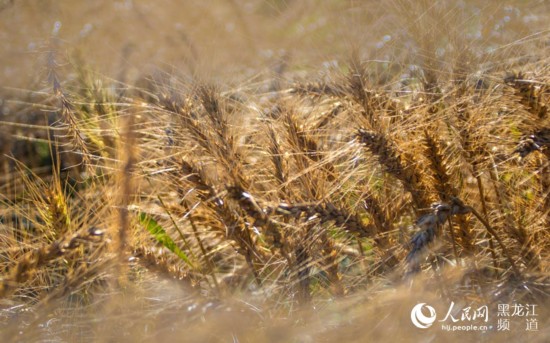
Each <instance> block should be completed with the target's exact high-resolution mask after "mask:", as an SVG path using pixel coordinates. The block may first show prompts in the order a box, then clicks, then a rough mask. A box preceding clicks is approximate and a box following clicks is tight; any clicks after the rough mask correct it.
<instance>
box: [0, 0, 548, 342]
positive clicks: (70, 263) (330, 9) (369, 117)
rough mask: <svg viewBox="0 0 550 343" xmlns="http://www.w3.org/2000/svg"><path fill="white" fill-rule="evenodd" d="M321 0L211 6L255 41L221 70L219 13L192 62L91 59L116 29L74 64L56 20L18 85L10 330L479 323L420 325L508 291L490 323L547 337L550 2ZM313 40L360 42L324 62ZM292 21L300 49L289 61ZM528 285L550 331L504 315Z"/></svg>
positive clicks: (416, 335)
mask: <svg viewBox="0 0 550 343" xmlns="http://www.w3.org/2000/svg"><path fill="white" fill-rule="evenodd" d="M128 3H130V4H131V2H124V4H126V5H123V3H121V4H119V5H120V6H130V5H128ZM5 6H7V7H5V8H0V15H5V13H6V11H15V13H21V15H27V16H30V15H31V14H30V13H31V12H25V11H24V9H21V8H19V10H20V11H23V12H17V10H18V9H13V8H11V7H10V6H21V5H20V4H17V5H13V4H10V2H6V5H5ZM68 6H69V5H68ZM131 6H134V7H129V8H131V10H129V9H128V8H127V10H128V11H129V12H130V13H133V12H132V11H135V13H134V15H139V14H140V13H141V15H142V16H143V15H144V13H143V11H144V10H146V7H147V6H146V5H145V4H142V3H140V2H136V4H133V5H131ZM461 6H462V7H461ZM319 7H320V8H316V7H314V6H312V5H311V4H309V3H308V2H304V4H291V3H287V2H284V1H256V2H254V1H253V2H251V3H250V4H249V5H247V6H242V4H241V3H240V2H239V1H232V2H229V5H228V4H225V5H222V4H219V6H218V7H216V10H212V12H208V11H203V10H204V9H201V10H200V11H203V12H205V13H210V15H212V16H215V17H216V18H218V20H219V18H225V19H227V20H231V23H232V25H234V26H229V28H232V29H231V30H235V27H237V30H238V32H239V34H241V35H243V36H244V37H245V38H246V39H245V40H244V41H243V42H244V43H242V42H241V43H242V44H244V46H246V49H247V50H246V51H247V55H246V58H244V57H243V60H242V64H241V65H240V64H239V62H237V61H235V64H234V66H232V67H231V68H237V69H238V68H240V67H242V66H243V65H245V66H248V70H247V69H245V68H242V69H240V70H243V74H242V75H244V76H243V77H237V76H234V75H235V74H231V72H233V73H235V71H231V70H229V69H231V68H229V67H228V68H227V69H228V70H225V72H224V73H219V74H217V73H216V70H217V69H216V68H218V66H217V63H218V61H217V57H216V58H214V57H213V58H212V65H211V66H210V67H211V68H210V69H208V68H207V67H208V63H207V58H206V57H205V56H209V55H208V54H209V53H210V52H211V50H212V49H214V50H215V48H213V47H210V46H208V44H206V43H205V44H204V45H202V44H201V42H202V41H201V38H203V39H204V42H208V38H207V37H206V36H205V37H201V36H200V35H199V34H198V33H196V32H195V35H190V34H184V33H181V32H180V33H179V34H180V39H183V40H184V42H186V43H185V44H186V45H185V49H184V50H185V51H186V54H185V55H184V56H186V57H185V68H182V70H179V71H178V72H176V71H174V70H169V71H166V70H165V71H160V70H156V71H153V72H148V71H147V72H142V73H138V72H136V71H135V70H134V71H133V72H134V74H133V75H134V77H131V76H130V74H131V73H130V72H129V71H128V70H126V69H125V67H120V70H115V71H117V72H120V74H118V76H116V75H114V76H113V78H110V77H107V75H113V74H116V73H113V72H112V71H109V70H107V71H106V70H101V69H102V68H101V67H98V70H101V71H102V72H103V73H104V74H103V75H100V74H99V73H96V72H93V71H92V70H93V68H92V67H91V65H89V64H88V63H92V64H97V63H99V62H100V61H101V56H98V54H100V53H99V52H90V53H89V54H88V53H87V49H88V50H89V49H90V46H91V47H94V45H93V44H92V42H95V40H94V39H96V38H97V37H95V36H92V37H91V38H89V39H90V42H88V43H89V44H91V45H89V44H88V43H86V44H85V43H83V42H80V41H79V42H78V44H76V43H75V46H74V47H73V48H74V52H71V53H70V54H69V56H70V58H69V59H67V60H68V61H70V62H71V63H70V64H68V65H63V64H62V63H61V62H60V60H61V59H62V57H61V56H63V55H64V52H63V51H64V49H65V48H63V45H64V44H67V43H64V41H63V40H62V39H61V38H60V37H59V32H58V31H59V28H57V31H55V32H53V33H52V37H49V38H48V41H47V42H48V43H47V44H46V45H45V48H44V50H45V52H44V55H45V56H46V61H45V62H44V65H45V67H46V69H47V71H48V72H47V77H45V78H44V80H47V82H48V85H47V87H44V88H43V89H40V90H39V89H33V90H32V91H21V90H16V89H14V88H5V89H4V90H3V91H2V92H3V93H2V94H3V97H4V100H2V104H3V106H4V103H5V109H6V111H7V109H8V108H9V109H12V110H14V111H15V112H11V113H8V114H6V118H5V120H3V121H2V122H3V123H5V124H6V125H4V126H3V127H1V128H0V131H1V132H3V133H5V134H4V135H3V136H2V137H1V138H0V139H2V145H1V146H0V147H1V149H2V154H3V155H2V156H0V164H1V167H2V170H3V171H4V175H3V176H2V177H0V194H1V195H0V196H1V197H0V203H2V205H3V206H2V209H1V212H0V242H1V243H0V272H1V275H2V276H1V278H0V299H1V300H0V306H1V312H0V325H1V327H2V330H1V333H0V338H1V339H2V341H6V342H7V341H43V340H50V339H52V340H56V341H77V340H83V341H89V340H97V341H110V340H125V341H135V340H144V341H149V340H157V341H158V340H160V341H168V340H173V339H174V338H173V337H178V341H180V340H182V341H227V340H232V341H239V342H248V341H251V342H252V341H253V342H257V341H281V342H288V341H296V342H309V341H336V340H344V341H350V342H353V341H365V340H373V341H384V340H388V339H389V338H390V337H391V338H392V339H396V338H398V339H401V340H404V341H419V340H420V341H439V340H447V341H464V337H465V336H463V335H462V334H458V333H453V332H445V331H443V330H441V329H440V328H437V327H436V326H437V325H436V326H434V327H433V328H431V329H429V330H420V329H417V328H415V327H414V326H413V325H412V323H411V320H410V313H411V309H412V307H413V306H414V305H415V304H417V303H420V302H425V303H428V304H430V305H432V306H433V307H435V308H436V310H437V313H438V314H439V315H441V313H443V312H446V311H447V309H448V308H449V306H450V304H451V302H454V303H455V306H456V307H457V308H459V309H465V308H468V307H472V308H478V307H480V306H483V305H487V306H488V308H489V313H490V314H489V316H490V317H489V318H490V323H489V324H492V325H494V328H493V329H492V330H490V331H489V332H487V333H479V332H468V333H466V335H468V339H472V340H474V339H475V340H478V341H503V340H504V341H517V340H523V339H525V337H526V335H528V336H529V340H530V341H540V342H542V341H544V340H545V338H546V337H547V333H548V330H550V327H549V325H550V320H549V317H548V313H547V312H548V311H547V308H548V306H547V305H548V302H549V297H548V295H549V292H550V274H549V272H550V270H549V268H550V265H549V264H548V262H547V261H548V259H549V257H550V256H549V255H550V235H549V233H548V225H549V224H550V200H548V199H549V193H550V179H549V175H548V173H549V170H550V169H549V168H550V167H549V163H550V160H549V159H550V136H549V128H550V122H549V120H548V103H549V101H550V92H549V88H548V84H549V82H550V70H549V69H548V66H547V65H548V62H549V61H548V57H547V56H548V52H549V51H548V50H549V39H550V34H549V32H548V30H547V29H545V28H544V23H543V22H544V20H542V19H541V18H542V15H543V14H548V13H550V12H549V8H548V5H547V4H546V3H544V2H533V3H532V4H529V5H525V4H524V3H522V2H517V3H516V2H510V4H508V5H502V6H480V5H479V4H477V2H475V1H472V2H468V3H467V4H463V5H457V4H455V3H454V2H451V1H439V2H436V3H433V4H432V2H427V1H397V0H396V1H391V2H388V3H387V4H384V5H379V4H377V3H376V4H375V2H372V3H369V4H362V3H361V4H358V3H347V2H343V1H342V2H340V1H335V2H334V3H332V2H327V3H326V4H324V5H322V6H319ZM121 8H122V7H121ZM102 10H103V9H102ZM28 11H30V10H28ZM151 11H152V13H151V15H150V17H147V16H145V17H144V18H146V19H147V20H146V22H145V24H146V25H153V24H152V23H153V22H156V19H155V18H157V16H159V15H160V14H159V13H162V12H157V11H160V10H159V9H158V8H154V9H151ZM200 11H199V12H200ZM247 11H248V12H247ZM218 12H219V13H218ZM124 13H126V12H124ZM201 13H202V12H201ZM246 13H249V14H250V15H249V16H248V15H246ZM335 13H341V14H342V13H344V14H347V15H349V18H348V19H341V18H340V17H338V16H337V15H336V14H335ZM369 13H373V14H377V15H379V18H373V17H371V16H370V15H369ZM125 15H130V14H128V13H126V14H125ZM262 16H263V17H262ZM167 18H168V17H167ZM258 18H263V19H265V21H266V22H265V24H264V26H262V25H260V26H259V29H258V32H255V31H254V30H252V29H251V27H253V25H254V24H255V23H257V22H255V20H259V19H258ZM167 20H168V19H167ZM258 22H259V21H258ZM306 22H309V26H307V25H306V26H304V25H305V23H306ZM147 23H149V24H147ZM280 23H287V24H288V25H291V24H292V25H296V32H294V31H293V33H292V34H291V35H290V37H294V39H295V40H296V41H292V39H290V38H288V39H286V40H285V39H283V38H281V37H278V36H277V35H276V34H275V33H273V31H272V30H271V31H270V29H269V28H270V27H272V26H276V25H277V24H280ZM323 23H325V24H326V28H325V29H326V30H323V29H322V28H323V27H324V26H325V24H323ZM350 23H355V25H356V26H358V27H357V28H353V25H350ZM337 24H339V25H337ZM359 24H362V25H365V26H366V27H369V28H371V29H372V30H371V31H370V35H371V38H370V39H371V40H367V39H365V38H361V37H363V36H364V33H363V28H361V27H359V26H360V25H359ZM228 25H229V24H228ZM235 25H236V26H235ZM315 25H317V26H315ZM302 29H304V30H312V32H313V33H314V34H312V35H311V36H301V33H302V31H300V30H302ZM178 30H181V27H179V28H178ZM331 30H332V31H331ZM545 30H546V31H545ZM262 32H263V33H265V34H266V35H267V32H269V37H268V36H266V38H265V40H262V39H260V38H259V37H260V35H261V33H262ZM336 33H341V34H343V35H344V37H345V39H343V43H342V42H340V43H339V42H338V39H334V37H333V35H334V34H336ZM378 33H386V36H384V35H382V34H380V37H382V38H381V40H380V41H376V40H373V39H374V38H372V37H377V35H378ZM316 35H317V36H318V37H317V36H316ZM191 36H193V37H191ZM230 36H231V35H230ZM181 37H184V38H181ZM315 37H317V39H318V41H316V40H315V39H316V38H315ZM83 39H84V38H83ZM86 39H88V38H86ZM167 39H168V38H167ZM168 40H169V39H168ZM300 41H312V42H313V43H311V42H310V45H316V44H319V45H320V44H321V42H326V43H331V44H332V43H333V44H334V46H333V50H341V51H345V52H346V54H345V55H342V54H343V53H341V52H340V53H339V54H340V55H339V54H334V55H331V54H332V52H331V51H332V50H331V49H329V48H326V47H323V50H317V52H318V53H319V54H325V57H334V58H335V60H336V61H338V62H337V63H336V62H330V63H328V62H327V64H326V66H325V67H322V68H320V69H319V68H317V67H314V68H305V67H304V65H303V64H301V63H312V64H315V63H318V62H315V61H318V60H316V59H315V58H314V57H313V56H312V55H307V54H304V51H303V50H302V49H299V48H297V47H296V46H297V45H299V42H300ZM235 42H240V41H239V40H235ZM270 42H271V44H273V45H277V44H280V45H282V46H285V47H286V49H287V50H288V53H282V54H281V55H280V56H275V57H273V60H271V61H270V62H272V64H271V67H270V70H269V71H268V72H266V71H265V69H264V70H262V69H261V65H262V62H261V61H259V60H258V59H256V60H255V59H254V57H255V56H256V57H257V56H262V53H261V51H262V49H263V48H262V46H263V45H268V44H269V43H270ZM230 43H231V42H224V45H223V46H224V47H227V48H228V50H230V51H229V52H227V54H228V56H233V54H235V55H237V53H236V51H235V50H236V48H241V49H242V46H233V47H232V49H229V47H228V46H227V45H230ZM241 43H235V44H237V45H238V44H241ZM315 43H316V44H315ZM146 44H150V42H149V41H147V43H146ZM157 44H158V46H159V49H160V47H162V49H164V48H165V44H166V43H165V42H160V41H159V42H157ZM197 46H199V47H200V48H197ZM350 47H351V49H350ZM304 48H305V47H304ZM174 49H175V50H177V48H174ZM219 49H222V47H220V48H219ZM325 49H326V50H325ZM77 50H78V51H77ZM350 50H351V52H350ZM220 51H221V50H220ZM373 51H374V52H373ZM290 52H292V54H291V53H290ZM176 55H177V54H176V51H172V52H171V53H169V54H167V55H166V58H167V61H168V60H170V58H171V56H176ZM342 56H345V58H344V57H342ZM300 58H302V59H303V61H304V62H301V61H302V60H300ZM346 58H347V59H346ZM141 59H146V57H144V56H142V57H141ZM199 61H200V62H199ZM22 63H23V62H22ZM255 68H256V69H255ZM252 69H254V70H255V71H254V72H251V71H250V70H252ZM268 69H269V68H268ZM317 70H321V72H320V73H319V72H316V71H317ZM228 74H230V75H231V76H229V77H228V76H227V75H228ZM214 75H218V76H217V77H215V76H214ZM27 82H29V83H28V84H32V81H27ZM28 84H27V86H28ZM42 85H43V84H42ZM3 111H4V109H3ZM29 114H32V116H30V115H29ZM37 156H39V157H40V156H42V157H40V158H38V157H37ZM515 303H522V304H536V305H537V306H538V307H537V309H538V310H539V311H538V312H537V313H538V317H537V319H538V329H539V330H538V331H536V332H526V331H525V318H517V319H518V320H517V321H515V322H514V321H513V320H512V327H511V329H510V332H498V331H497V329H496V326H497V316H496V312H497V305H498V304H515ZM439 318H440V317H438V319H439Z"/></svg>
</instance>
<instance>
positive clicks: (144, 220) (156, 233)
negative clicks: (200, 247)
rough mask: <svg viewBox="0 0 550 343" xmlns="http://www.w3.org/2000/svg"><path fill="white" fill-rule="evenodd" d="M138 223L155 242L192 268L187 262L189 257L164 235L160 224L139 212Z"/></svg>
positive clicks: (164, 232) (166, 234)
mask: <svg viewBox="0 0 550 343" xmlns="http://www.w3.org/2000/svg"><path fill="white" fill-rule="evenodd" d="M138 219H139V222H140V223H141V225H143V226H145V228H146V229H147V231H149V232H150V233H151V235H153V237H155V239H156V240H157V242H159V243H160V244H162V246H164V247H165V248H166V249H168V250H170V251H171V252H173V253H174V254H176V255H178V257H179V258H181V259H182V260H183V261H184V262H185V263H187V264H188V265H189V266H190V267H191V268H194V266H193V264H192V263H191V261H190V260H189V257H187V255H186V254H185V253H184V252H183V251H181V249H180V248H178V246H177V245H176V242H174V240H173V239H172V238H171V237H170V236H169V235H168V233H166V230H164V228H163V227H162V226H160V224H159V223H158V222H157V221H156V220H154V219H153V218H151V217H150V216H148V215H147V214H146V213H143V212H140V213H139V216H138Z"/></svg>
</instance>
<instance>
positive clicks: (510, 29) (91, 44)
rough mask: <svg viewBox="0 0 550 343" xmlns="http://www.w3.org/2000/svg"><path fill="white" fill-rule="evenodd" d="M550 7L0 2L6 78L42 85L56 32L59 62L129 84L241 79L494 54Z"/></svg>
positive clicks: (394, 2) (228, 0)
mask: <svg viewBox="0 0 550 343" xmlns="http://www.w3.org/2000/svg"><path fill="white" fill-rule="evenodd" d="M548 6H549V5H548V2H547V1H543V0H532V1H452V2H448V1H425V0H416V1H403V0H391V1H369V0H367V1H353V0H327V1H313V0H302V1H295V0H212V1H199V0H186V1H169V0H157V1H146V0H123V1H104V0H96V1H72V0H55V1H54V0H0V41H1V42H2V49H1V51H0V82H1V84H2V85H3V86H4V87H22V88H34V89H36V88H37V87H38V88H40V87H39V86H40V85H41V82H42V86H44V85H45V75H44V69H45V64H46V63H45V58H44V56H45V55H46V53H47V51H48V49H49V48H50V43H49V41H50V37H52V36H56V37H58V38H59V42H60V45H59V50H60V52H61V53H60V54H59V57H58V59H59V60H58V63H59V64H60V66H61V67H63V66H66V65H67V64H69V63H71V62H72V63H74V62H75V60H76V59H82V60H84V62H85V63H86V64H88V65H89V66H90V67H91V68H93V69H94V70H96V71H98V72H99V73H101V74H104V75H106V76H108V77H112V78H115V79H117V80H119V81H122V82H129V83H131V82H133V81H135V80H136V79H139V78H140V77H142V76H143V75H144V74H147V73H150V72H152V71H154V70H158V69H161V70H163V71H166V72H169V73H178V74H188V75H195V76H197V75H198V76H200V77H202V78H207V79H214V80H220V79H224V80H230V81H242V80H244V79H247V78H252V77H256V76H257V74H258V73H259V72H261V71H262V70H267V71H271V72H273V71H274V72H276V73H281V71H282V70H281V68H283V69H284V68H287V69H286V70H304V69H312V70H322V69H323V68H327V67H334V66H337V65H338V63H340V64H341V63H342V62H343V61H345V60H346V59H348V58H349V57H350V54H351V52H352V51H355V52H358V53H359V54H360V56H361V57H362V58H364V59H382V60H384V59H393V60H398V61H402V62H405V63H406V62H410V61H408V60H407V59H412V58H414V56H416V58H417V57H418V56H422V55H424V56H426V55H427V51H426V49H432V48H433V50H434V51H430V52H429V54H432V53H435V54H436V55H437V57H438V58H444V57H445V56H444V55H445V54H449V53H451V51H449V50H450V49H449V47H450V46H451V45H454V46H456V44H457V43H458V44H459V46H460V44H462V43H464V44H465V45H468V46H469V47H474V46H481V47H483V49H482V50H481V51H478V53H484V52H488V51H490V49H491V48H492V49H495V48H497V47H500V48H501V47H502V46H503V45H505V44H510V43H511V42H514V40H517V39H520V38H522V37H526V35H529V34H533V33H535V32H540V31H541V30H547V18H545V16H544V13H547V9H548ZM457 39H459V40H461V42H457V41H456V40H457ZM427 43H429V44H432V45H433V46H431V47H428V46H427ZM263 68H264V69H263Z"/></svg>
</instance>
